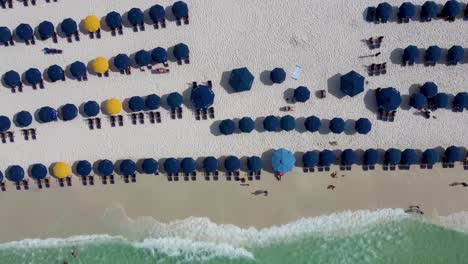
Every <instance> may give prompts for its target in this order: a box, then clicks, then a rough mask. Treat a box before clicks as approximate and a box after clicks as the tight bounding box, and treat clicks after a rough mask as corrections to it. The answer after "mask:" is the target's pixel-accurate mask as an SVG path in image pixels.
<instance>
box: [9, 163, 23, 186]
mask: <svg viewBox="0 0 468 264" xmlns="http://www.w3.org/2000/svg"><path fill="white" fill-rule="evenodd" d="M6 178H7V179H8V180H10V181H12V182H20V181H22V180H23V179H24V169H23V168H22V167H21V166H18V165H12V166H10V167H8V169H7V171H6Z"/></svg>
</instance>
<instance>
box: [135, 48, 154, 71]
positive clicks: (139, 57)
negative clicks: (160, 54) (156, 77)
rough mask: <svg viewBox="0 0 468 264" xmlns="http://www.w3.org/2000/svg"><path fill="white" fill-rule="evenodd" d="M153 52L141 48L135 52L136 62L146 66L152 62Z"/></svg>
mask: <svg viewBox="0 0 468 264" xmlns="http://www.w3.org/2000/svg"><path fill="white" fill-rule="evenodd" d="M151 60H152V59H151V53H149V52H148V51H146V50H140V51H138V52H137V53H135V62H136V64H137V65H138V66H140V67H144V66H148V65H150V64H151Z"/></svg>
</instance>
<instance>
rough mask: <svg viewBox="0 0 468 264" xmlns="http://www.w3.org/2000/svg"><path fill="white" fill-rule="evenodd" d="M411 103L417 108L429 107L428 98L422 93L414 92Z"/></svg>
mask: <svg viewBox="0 0 468 264" xmlns="http://www.w3.org/2000/svg"><path fill="white" fill-rule="evenodd" d="M410 105H411V106H412V107H414V108H416V109H423V108H426V107H427V98H426V96H424V94H422V93H414V94H413V95H411V97H410Z"/></svg>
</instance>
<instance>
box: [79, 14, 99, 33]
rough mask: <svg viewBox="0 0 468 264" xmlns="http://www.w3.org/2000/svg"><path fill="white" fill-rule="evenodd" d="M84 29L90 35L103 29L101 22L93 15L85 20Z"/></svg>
mask: <svg viewBox="0 0 468 264" xmlns="http://www.w3.org/2000/svg"><path fill="white" fill-rule="evenodd" d="M83 27H84V29H86V31H88V32H90V33H94V32H96V31H98V30H99V29H100V28H101V22H100V21H99V18H98V17H97V16H94V15H91V16H87V17H85V19H84V20H83Z"/></svg>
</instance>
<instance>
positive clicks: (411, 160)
mask: <svg viewBox="0 0 468 264" xmlns="http://www.w3.org/2000/svg"><path fill="white" fill-rule="evenodd" d="M416 163H418V153H417V152H416V150H414V149H405V150H403V152H402V153H401V164H404V165H413V164H416Z"/></svg>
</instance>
